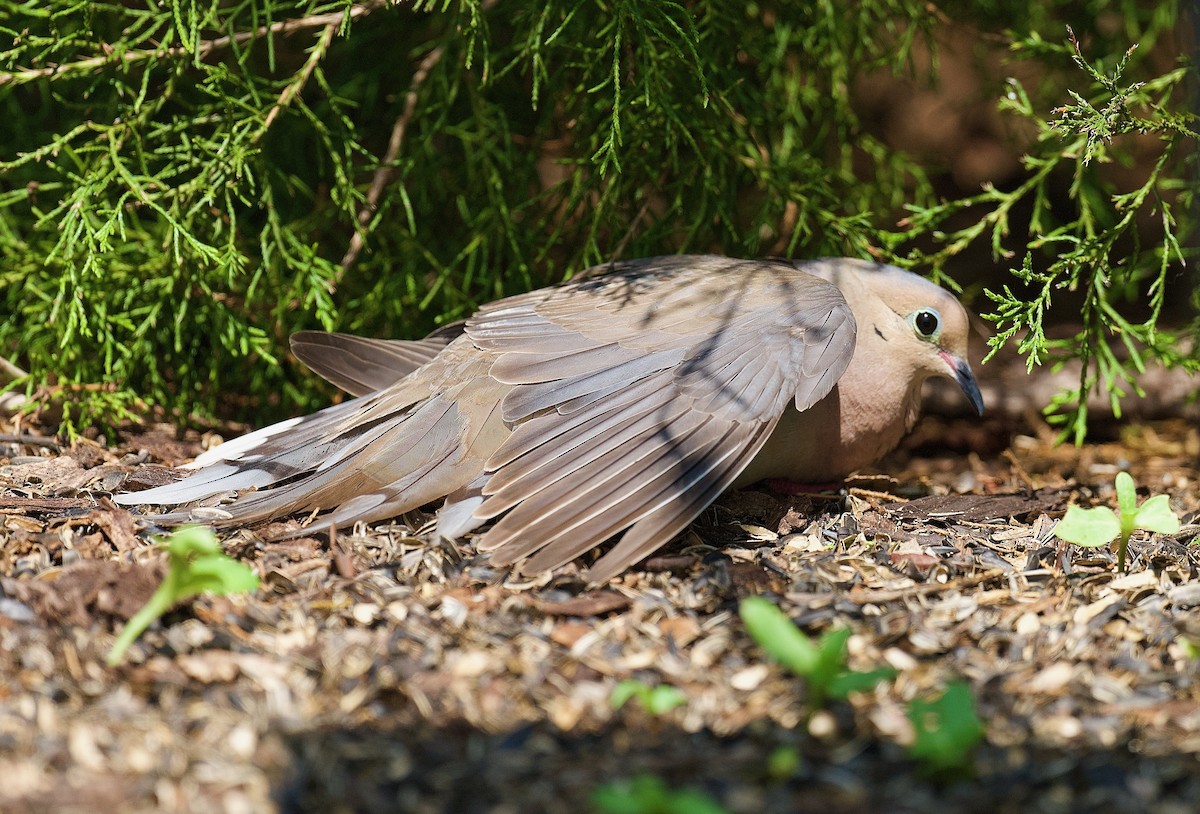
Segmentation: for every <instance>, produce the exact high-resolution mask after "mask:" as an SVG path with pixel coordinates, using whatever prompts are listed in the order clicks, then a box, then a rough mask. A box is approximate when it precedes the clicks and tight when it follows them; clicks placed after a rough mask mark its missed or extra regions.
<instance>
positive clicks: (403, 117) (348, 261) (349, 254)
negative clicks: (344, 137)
mask: <svg viewBox="0 0 1200 814" xmlns="http://www.w3.org/2000/svg"><path fill="white" fill-rule="evenodd" d="M493 1H494V0H493ZM491 4H492V3H488V5H491ZM445 52H446V48H445V46H442V45H439V46H437V47H436V48H434V49H433V50H432V51H430V52H429V53H428V54H426V55H425V58H424V59H422V60H421V62H420V64H419V65H417V70H416V71H415V72H413V78H412V82H411V83H409V86H408V93H407V94H405V97H404V108H403V109H402V110H401V111H400V115H399V116H397V117H396V122H395V124H393V125H392V133H391V135H390V136H389V137H388V146H387V150H386V151H385V152H384V154H383V160H382V161H380V162H379V167H378V169H376V170H375V174H374V176H372V178H371V186H370V188H369V189H368V190H367V200H366V202H364V203H363V205H362V208H360V209H359V210H358V227H359V228H357V229H355V230H354V234H353V235H352V236H351V237H350V246H349V247H348V248H347V249H346V253H345V254H344V255H343V256H342V261H341V263H340V264H339V265H340V266H341V268H340V270H339V271H338V273H337V276H336V277H335V278H334V280H333V286H334V287H336V286H337V285H339V284H340V283H341V281H342V278H343V277H344V276H345V274H346V272H347V271H348V270H349V269H350V267H351V266H352V265H354V261H355V260H357V259H358V256H359V254H361V253H362V250H363V247H364V245H365V242H366V241H365V239H364V237H363V234H364V232H365V230H366V226H367V224H368V223H369V222H370V220H371V218H372V217H373V216H374V214H375V211H376V209H377V208H378V206H379V199H380V198H382V197H383V193H384V190H385V189H387V185H388V184H389V183H391V180H392V176H393V175H395V172H396V170H395V161H396V157H397V156H398V155H400V147H401V146H402V145H403V144H404V134H405V133H406V132H407V131H408V125H409V123H410V122H412V118H413V114H414V113H416V110H417V97H418V93H419V91H420V89H421V85H423V84H425V80H426V79H428V78H429V74H430V72H431V71H432V70H433V69H434V67H435V66H436V65H437V64H438V63H439V62H441V60H442V55H443V54H445Z"/></svg>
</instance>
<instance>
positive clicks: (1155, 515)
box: [1133, 495, 1179, 534]
mask: <svg viewBox="0 0 1200 814" xmlns="http://www.w3.org/2000/svg"><path fill="white" fill-rule="evenodd" d="M1133 525H1134V526H1136V527H1137V528H1139V529H1145V530H1146V531H1154V532H1157V533H1159V534H1174V533H1176V532H1177V531H1179V518H1178V517H1177V516H1176V515H1175V512H1173V511H1171V499H1170V498H1168V497H1167V496H1166V495H1155V496H1154V497H1152V498H1150V499H1149V500H1147V501H1146V502H1145V503H1143V504H1142V505H1141V507H1140V508H1139V509H1138V510H1137V514H1135V515H1134V516H1133Z"/></svg>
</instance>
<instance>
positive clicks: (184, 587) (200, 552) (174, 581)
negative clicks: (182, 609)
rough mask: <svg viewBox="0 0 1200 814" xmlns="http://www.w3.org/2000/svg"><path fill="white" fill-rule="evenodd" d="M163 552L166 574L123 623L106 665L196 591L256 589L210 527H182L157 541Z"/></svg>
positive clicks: (115, 661) (250, 572) (250, 574)
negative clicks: (223, 550) (174, 606)
mask: <svg viewBox="0 0 1200 814" xmlns="http://www.w3.org/2000/svg"><path fill="white" fill-rule="evenodd" d="M160 545H161V546H162V547H163V548H165V549H166V551H167V557H168V564H167V575H166V577H164V578H163V581H162V584H161V585H159V586H158V590H156V591H155V592H154V594H153V595H152V596H151V597H150V599H149V601H147V602H146V604H145V605H144V606H142V609H141V610H139V611H138V612H137V613H136V614H134V616H133V618H131V619H130V620H129V622H128V623H126V625H125V627H124V629H122V630H121V634H120V635H119V636H118V637H117V640H116V642H115V643H114V644H113V647H112V650H111V651H109V654H108V666H109V667H115V666H116V665H117V664H119V663H120V662H121V659H122V657H123V656H124V655H125V651H126V650H127V649H128V648H129V645H131V644H133V643H134V642H135V641H137V638H138V636H141V635H142V633H144V632H145V630H146V628H148V627H150V624H151V623H152V622H153V621H154V620H155V619H157V618H159V617H160V616H162V615H163V614H164V613H166V612H167V611H168V610H170V608H171V606H172V605H174V604H176V603H178V602H182V601H183V600H185V599H187V598H189V597H192V596H195V595H196V594H200V593H205V592H207V593H213V594H232V593H245V592H249V591H253V590H256V589H257V588H258V576H257V575H256V574H255V573H254V571H253V570H251V569H250V568H249V567H248V566H246V565H244V564H243V563H240V562H238V561H237V560H235V559H233V558H231V557H227V556H226V555H225V554H224V553H222V551H221V544H220V543H219V542H218V541H217V536H216V535H215V534H213V532H212V531H211V530H210V529H206V528H201V527H199V526H185V527H184V528H181V529H179V530H178V531H176V532H175V533H174V534H172V535H171V536H170V537H168V538H167V540H166V541H165V542H163V543H161V544H160Z"/></svg>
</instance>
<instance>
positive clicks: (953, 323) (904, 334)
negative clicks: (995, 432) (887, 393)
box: [800, 259, 983, 415]
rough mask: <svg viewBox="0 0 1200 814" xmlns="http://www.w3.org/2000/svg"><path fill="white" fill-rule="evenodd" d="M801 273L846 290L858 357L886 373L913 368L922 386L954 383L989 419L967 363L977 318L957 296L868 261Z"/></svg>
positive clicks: (827, 264)
mask: <svg viewBox="0 0 1200 814" xmlns="http://www.w3.org/2000/svg"><path fill="white" fill-rule="evenodd" d="M800 267H801V268H803V269H804V270H805V271H811V272H812V273H814V274H817V275H818V276H820V277H823V278H825V279H826V280H829V281H830V282H832V283H833V284H834V285H836V286H837V287H838V288H839V289H841V291H842V295H843V296H844V297H845V298H846V302H847V303H849V305H850V309H851V310H852V311H853V312H854V318H855V321H856V322H857V323H858V338H857V342H856V345H855V355H856V356H857V355H859V354H867V355H868V361H869V359H870V358H874V357H876V356H877V358H878V359H879V360H880V365H879V369H880V371H881V372H882V371H883V370H895V369H896V368H897V367H899V368H901V369H905V368H907V371H908V372H909V373H910V375H911V376H912V377H913V379H914V380H916V381H921V380H924V379H925V378H927V377H929V376H943V377H946V378H949V379H953V380H954V381H956V382H958V385H959V387H961V388H962V391H963V394H964V395H966V397H967V400H968V401H970V402H971V406H972V407H974V408H975V410H976V411H977V412H978V413H979V414H980V415H983V397H982V396H981V395H980V393H979V385H978V383H977V382H976V381H975V375H974V374H973V373H972V372H971V365H970V364H969V363H968V361H967V345H968V338H969V337H970V334H971V317H970V315H969V314H968V313H967V310H966V309H965V308H963V306H962V304H961V303H960V302H959V301H958V300H957V299H956V298H955V297H954V295H953V294H951V293H950V292H949V291H947V290H946V289H944V288H941V287H939V286H937V285H934V284H933V283H931V282H929V281H928V280H926V279H925V278H924V277H920V276H918V275H916V274H913V273H912V272H909V271H904V270H903V269H899V268H896V267H895V266H882V265H878V264H876V263H868V262H866V261H863V260H849V259H836V260H832V259H831V260H820V261H817V262H815V263H812V264H803V265H801V266H800ZM883 362H886V364H883Z"/></svg>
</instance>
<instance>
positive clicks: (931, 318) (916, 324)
mask: <svg viewBox="0 0 1200 814" xmlns="http://www.w3.org/2000/svg"><path fill="white" fill-rule="evenodd" d="M908 322H911V323H912V328H913V330H916V331H917V335H918V336H920V337H922V339H926V340H932V339H937V335H938V334H941V333H942V315H940V313H938V312H937V311H936V310H935V309H922V310H920V311H917V312H914V313H913V315H912V316H911V317H908Z"/></svg>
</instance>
